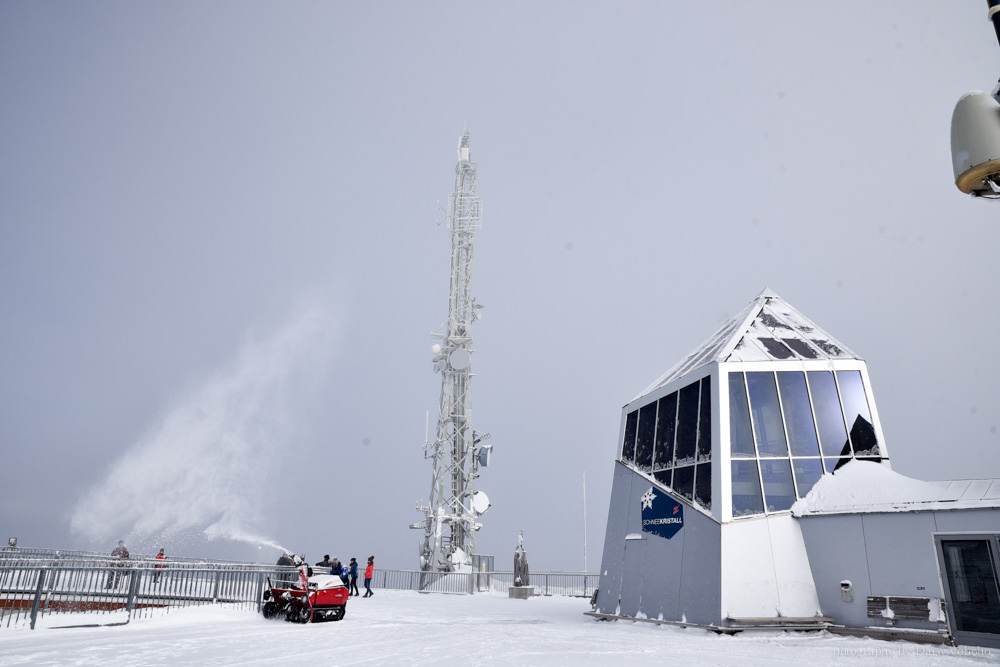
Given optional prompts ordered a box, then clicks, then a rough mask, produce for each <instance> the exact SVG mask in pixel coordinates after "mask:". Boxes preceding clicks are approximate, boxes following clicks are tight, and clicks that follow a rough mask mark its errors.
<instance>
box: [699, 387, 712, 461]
mask: <svg viewBox="0 0 1000 667" xmlns="http://www.w3.org/2000/svg"><path fill="white" fill-rule="evenodd" d="M699 406H700V407H699V408H698V460H699V461H711V460H712V378H711V376H707V377H703V378H702V379H701V401H700V403H699Z"/></svg>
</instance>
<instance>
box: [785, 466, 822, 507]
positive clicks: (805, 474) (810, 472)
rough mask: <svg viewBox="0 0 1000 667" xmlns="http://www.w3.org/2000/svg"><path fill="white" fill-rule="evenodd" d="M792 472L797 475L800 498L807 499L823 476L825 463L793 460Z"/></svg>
mask: <svg viewBox="0 0 1000 667" xmlns="http://www.w3.org/2000/svg"><path fill="white" fill-rule="evenodd" d="M792 472H794V473H795V485H796V486H797V487H798V492H799V493H798V495H799V498H805V497H806V494H808V493H809V491H810V489H812V488H813V485H814V484H815V483H816V482H818V481H819V478H820V477H822V476H823V462H822V461H820V460H819V459H792Z"/></svg>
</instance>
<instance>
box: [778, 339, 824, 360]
mask: <svg viewBox="0 0 1000 667" xmlns="http://www.w3.org/2000/svg"><path fill="white" fill-rule="evenodd" d="M781 342H782V343H784V344H785V345H787V346H788V347H790V348H792V349H793V350H795V353H796V354H798V355H799V356H800V357H805V358H806V359H815V358H816V357H817V356H818V355H817V354H816V350H814V349H812V348H811V347H809V343H807V342H805V341H804V340H801V339H799V338H782V339H781Z"/></svg>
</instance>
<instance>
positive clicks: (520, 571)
mask: <svg viewBox="0 0 1000 667" xmlns="http://www.w3.org/2000/svg"><path fill="white" fill-rule="evenodd" d="M530 584H531V575H530V574H529V572H528V554H527V552H525V550H524V531H523V530H522V531H521V533H520V535H518V536H517V548H516V549H514V585H515V586H528V585H530Z"/></svg>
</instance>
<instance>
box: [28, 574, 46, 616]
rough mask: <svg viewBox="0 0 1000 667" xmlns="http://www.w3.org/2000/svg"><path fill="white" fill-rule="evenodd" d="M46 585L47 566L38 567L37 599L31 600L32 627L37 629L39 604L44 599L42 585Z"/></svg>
mask: <svg viewBox="0 0 1000 667" xmlns="http://www.w3.org/2000/svg"><path fill="white" fill-rule="evenodd" d="M44 585H45V568H44V567H40V568H38V584H37V585H36V586H35V599H34V600H32V602H31V629H32V630H34V629H35V618H37V616H38V604H39V602H41V599H42V586H44Z"/></svg>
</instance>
